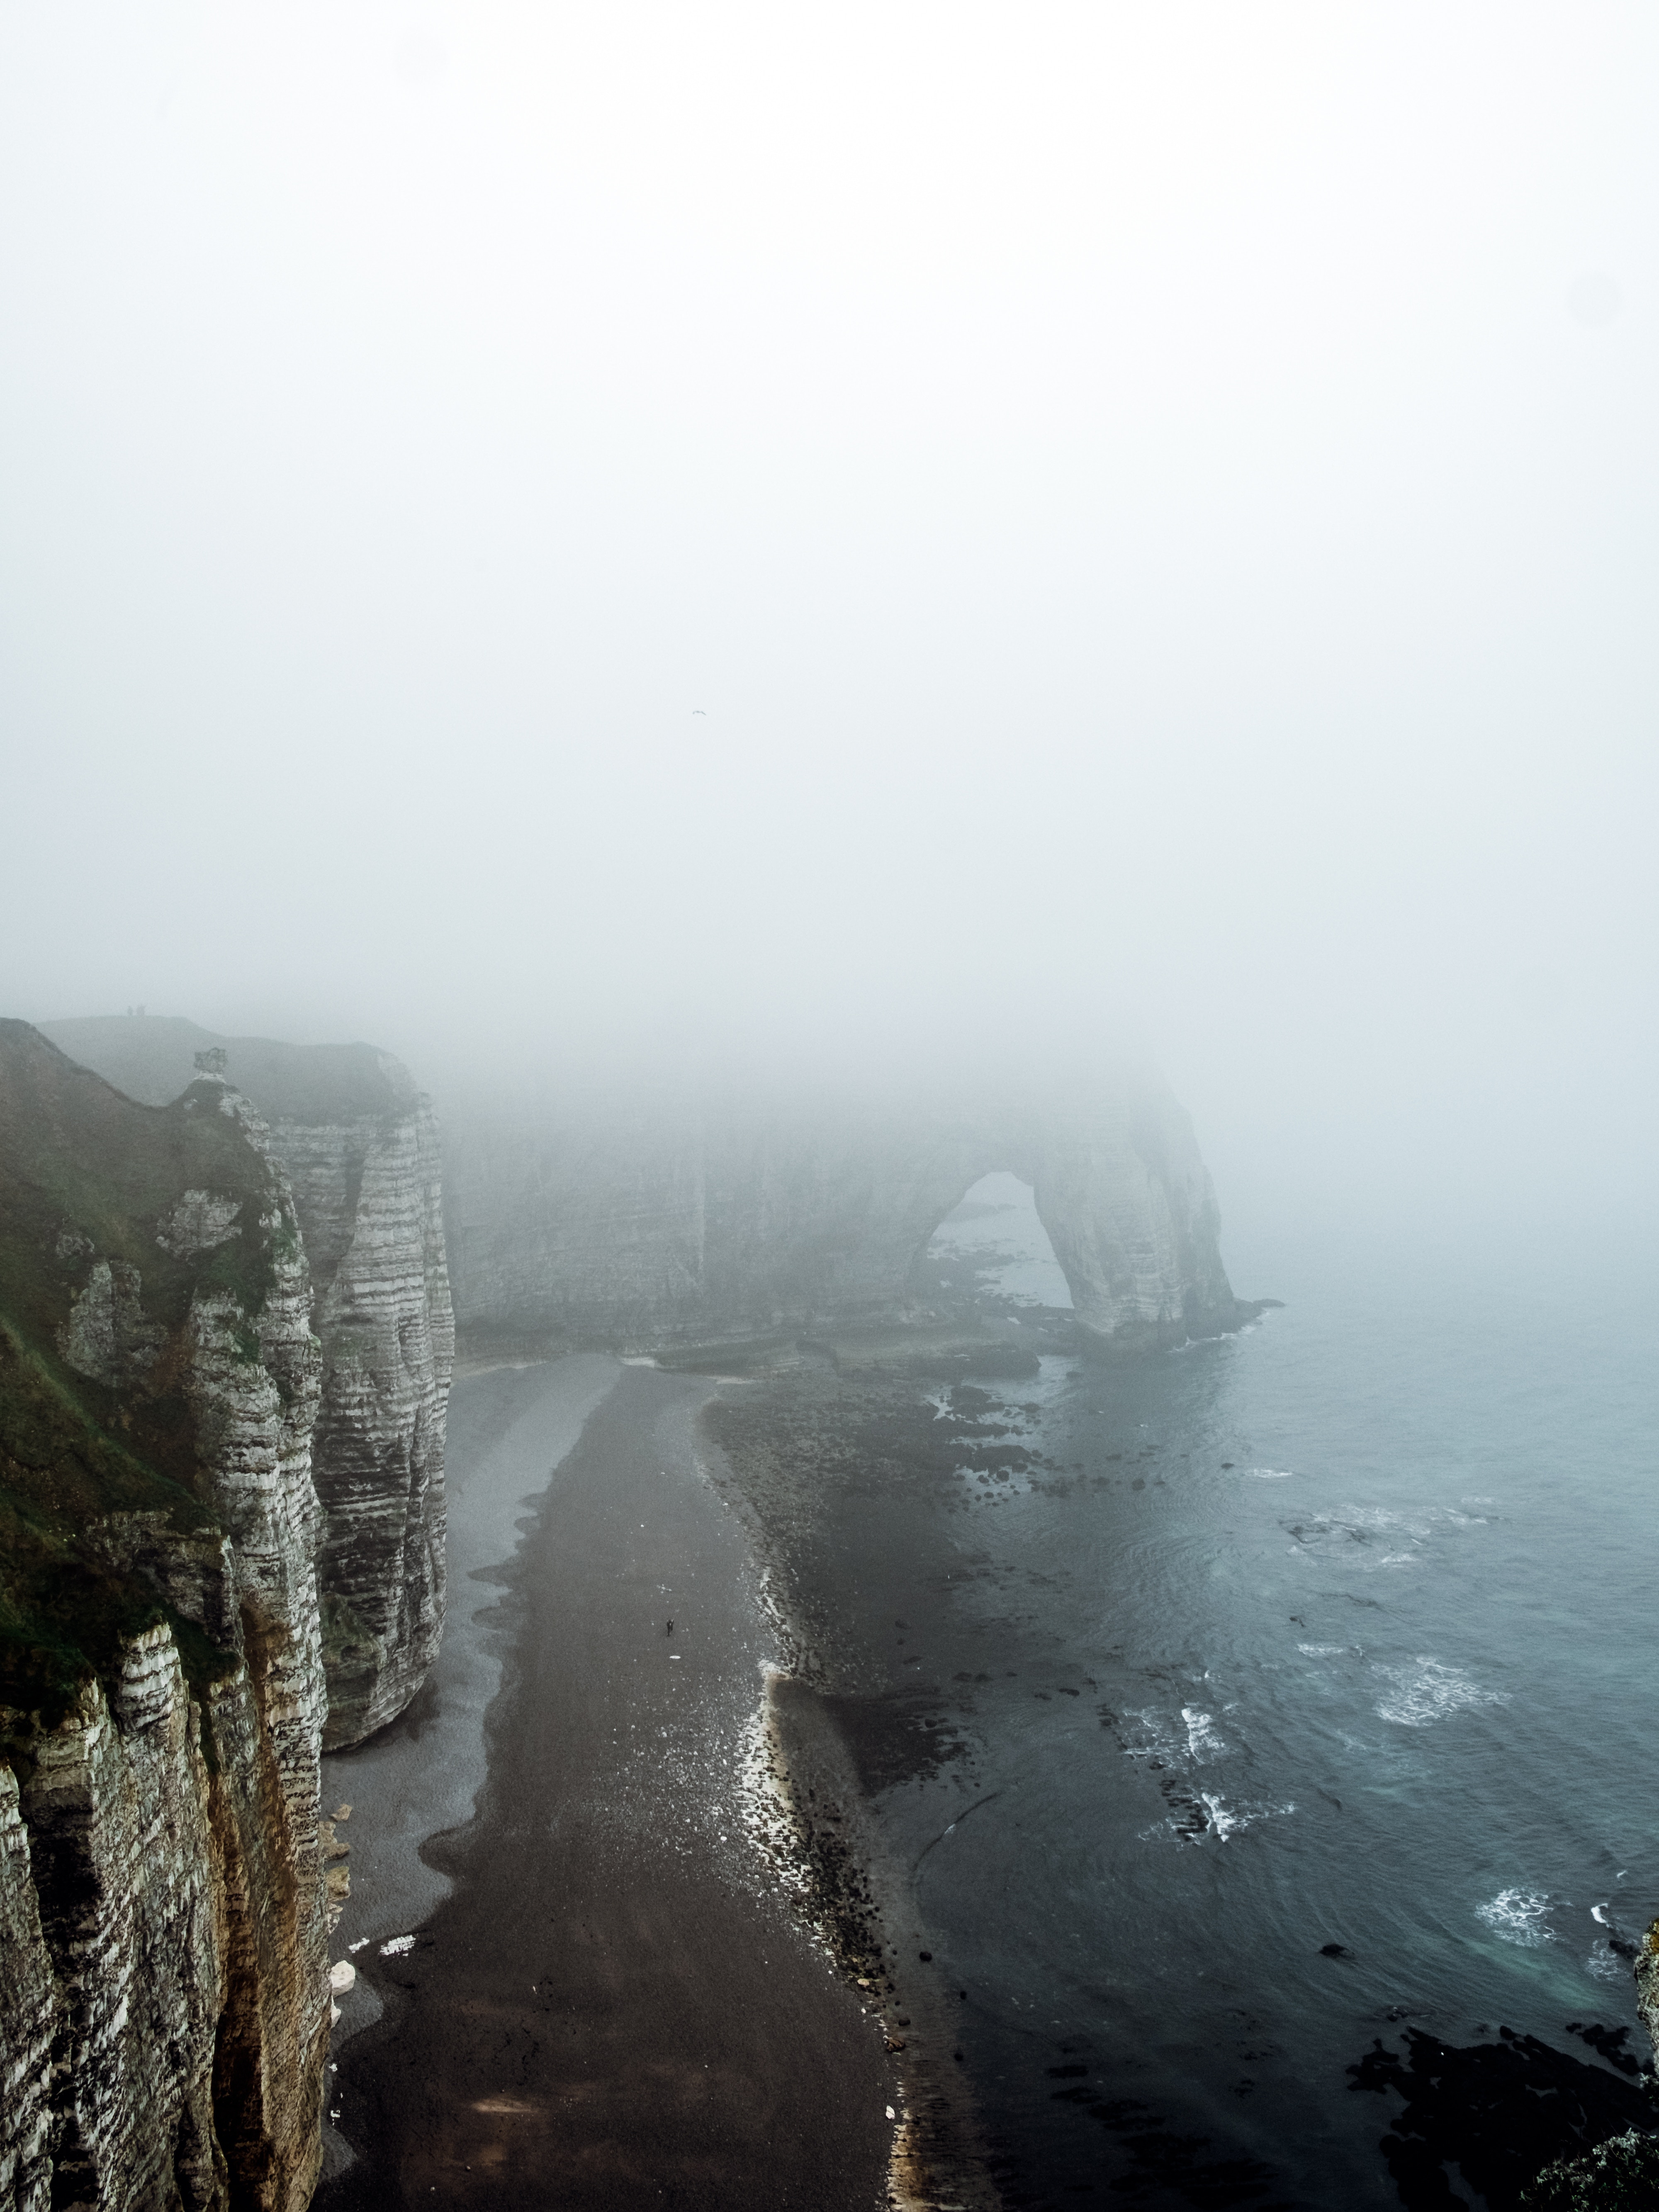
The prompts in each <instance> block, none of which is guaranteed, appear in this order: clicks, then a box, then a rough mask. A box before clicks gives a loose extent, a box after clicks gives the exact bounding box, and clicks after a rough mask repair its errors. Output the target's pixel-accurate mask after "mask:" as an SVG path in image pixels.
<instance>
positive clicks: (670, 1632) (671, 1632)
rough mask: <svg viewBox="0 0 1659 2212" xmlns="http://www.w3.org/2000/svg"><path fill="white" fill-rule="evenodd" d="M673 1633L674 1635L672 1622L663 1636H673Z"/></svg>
mask: <svg viewBox="0 0 1659 2212" xmlns="http://www.w3.org/2000/svg"><path fill="white" fill-rule="evenodd" d="M673 1633H674V1624H673V1622H672V1621H670V1622H669V1624H668V1626H667V1627H666V1628H665V1629H664V1631H663V1634H664V1635H665V1636H671V1635H672V1634H673Z"/></svg>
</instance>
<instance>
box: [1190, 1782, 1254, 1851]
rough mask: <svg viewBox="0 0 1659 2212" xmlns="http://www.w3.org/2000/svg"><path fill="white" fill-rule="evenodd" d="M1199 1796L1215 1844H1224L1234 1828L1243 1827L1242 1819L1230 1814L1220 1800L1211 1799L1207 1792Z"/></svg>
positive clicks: (1238, 1815) (1235, 1814)
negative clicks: (1208, 1818)
mask: <svg viewBox="0 0 1659 2212" xmlns="http://www.w3.org/2000/svg"><path fill="white" fill-rule="evenodd" d="M1199 1794H1200V1802H1201V1803H1202V1805H1203V1807H1204V1809H1205V1811H1206V1813H1207V1814H1209V1816H1210V1833H1211V1834H1212V1836H1213V1837H1214V1838H1215V1839H1216V1841H1217V1843H1218V1844H1225V1842H1226V1840H1227V1838H1228V1837H1229V1836H1231V1834H1232V1833H1233V1832H1234V1830H1235V1829H1236V1828H1241V1827H1243V1826H1244V1820H1243V1817H1242V1816H1241V1815H1240V1814H1237V1813H1230V1812H1229V1811H1228V1810H1227V1808H1226V1807H1225V1805H1224V1804H1223V1803H1222V1802H1221V1800H1220V1798H1218V1797H1212V1796H1211V1794H1210V1792H1209V1791H1208V1790H1201V1791H1200V1793H1199Z"/></svg>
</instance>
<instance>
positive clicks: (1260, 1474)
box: [1244, 1467, 1296, 1482]
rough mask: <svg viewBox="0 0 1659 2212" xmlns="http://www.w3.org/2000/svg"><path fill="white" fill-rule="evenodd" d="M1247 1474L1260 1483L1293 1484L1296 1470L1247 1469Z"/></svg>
mask: <svg viewBox="0 0 1659 2212" xmlns="http://www.w3.org/2000/svg"><path fill="white" fill-rule="evenodd" d="M1244 1472H1245V1474H1253V1475H1254V1476H1255V1479H1256V1480H1257V1481H1258V1482H1293V1481H1294V1480H1296V1470H1295V1468H1289V1467H1247V1468H1245V1470H1244Z"/></svg>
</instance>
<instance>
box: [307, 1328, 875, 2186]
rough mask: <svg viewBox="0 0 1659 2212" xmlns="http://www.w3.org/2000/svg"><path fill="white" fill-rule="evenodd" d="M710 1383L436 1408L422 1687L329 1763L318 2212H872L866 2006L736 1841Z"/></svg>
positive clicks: (527, 1374) (751, 1728)
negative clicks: (341, 1877)
mask: <svg viewBox="0 0 1659 2212" xmlns="http://www.w3.org/2000/svg"><path fill="white" fill-rule="evenodd" d="M713 1389H714V1385H713V1384H712V1383H709V1382H708V1381H707V1380H706V1379H702V1378H696V1377H688V1376H673V1375H667V1374H663V1373H660V1372H658V1371H657V1370H653V1369H651V1368H649V1367H644V1366H629V1365H624V1364H619V1363H617V1362H616V1361H613V1360H611V1359H606V1358H598V1357H595V1356H587V1357H583V1358H574V1359H570V1360H563V1361H556V1362H552V1363H549V1364H546V1365H545V1366H541V1367H536V1368H528V1369H518V1370H496V1371H495V1372H493V1373H489V1374H483V1375H479V1376H472V1377H470V1378H468V1379H466V1380H465V1381H464V1382H463V1383H460V1384H459V1386H458V1388H457V1391H456V1396H455V1409H454V1428H453V1445H452V1468H453V1476H452V1481H453V1489H452V1522H451V1547H452V1550H451V1558H452V1588H451V1614H450V1628H449V1631H448V1634H447V1638H446V1644H445V1649H444V1656H443V1658H442V1659H441V1661H440V1663H439V1666H438V1668H436V1669H435V1673H434V1676H433V1679H432V1681H431V1682H430V1684H429V1685H428V1688H427V1690H426V1691H424V1692H422V1697H421V1699H418V1700H417V1701H416V1705H414V1706H413V1707H412V1708H411V1709H410V1712H409V1713H408V1714H406V1715H405V1716H404V1717H403V1719H402V1720H400V1721H399V1722H398V1723H396V1724H395V1725H394V1727H393V1728H392V1729H388V1730H386V1732H385V1733H384V1734H383V1735H382V1736H380V1737H379V1738H377V1739H376V1740H375V1741H374V1742H372V1743H370V1744H368V1745H367V1746H365V1747H362V1749H360V1750H358V1751H356V1752H351V1753H341V1754H338V1755H337V1756H336V1757H334V1758H332V1759H330V1761H329V1762H328V1779H327V1782H326V1784H325V1789H326V1790H328V1791H329V1792H331V1793H332V1794H331V1804H332V1803H334V1802H342V1801H343V1802H349V1803H350V1804H351V1806H352V1808H353V1810H352V1814H351V1818H350V1820H349V1824H348V1825H347V1826H343V1828H342V1829H341V1834H342V1836H343V1837H345V1838H349V1840H350V1842H351V1844H352V1846H353V1850H352V1857H351V1867H352V1873H353V1891H354V1893H353V1897H352V1899H351V1900H350V1902H349V1904H348V1905H347V1908H346V1912H345V1916H344V1917H343V1921H342V1923H341V1926H340V1928H339V1929H338V1931H337V1936H336V1942H335V1955H336V1956H337V1958H346V1957H349V1958H350V1959H351V1960H353V1962H354V1963H355V1965H356V1968H357V1980H356V1986H355V1987H354V1988H352V1989H351V1990H349V1991H348V1992H347V1993H346V1994H345V1996H343V1999H342V2018H341V2021H340V2024H339V2027H338V2029H337V2034H336V2049H335V2051H334V2053H333V2054H332V2056H333V2060H334V2063H335V2066H336V2068H337V2071H336V2072H335V2073H333V2074H331V2075H330V2077H329V2079H330V2084H331V2093H330V2099H329V2105H330V2110H331V2114H332V2115H334V2116H335V2117H334V2119H333V2126H332V2130H331V2134H332V2136H333V2141H332V2143H331V2157H330V2168H329V2172H328V2175H327V2178H325V2181H324V2183H323V2185H322V2187H321V2190H320V2191H319V2196H318V2198H317V2203H318V2204H319V2207H320V2208H322V2212H357V2208H368V2207H380V2206H392V2205H402V2204H404V2203H422V2204H425V2205H435V2204H439V2203H474V2202H476V2203H481V2204H482V2203H486V2202H487V2203H489V2204H491V2205H492V2206H501V2205H515V2204H520V2203H523V2204H526V2205H527V2204H531V2203H534V2204H535V2205H537V2206H544V2205H547V2204H550V2203H556V2204H558V2205H561V2206H571V2207H590V2206H591V2207H593V2208H595V2212H598V2208H605V2212H610V2208H613V2207H620V2206H623V2205H624V2204H625V2205H628V2206H630V2207H634V2206H637V2205H640V2204H642V2203H651V2204H659V2205H664V2206H671V2207H680V2206H684V2207H687V2208H691V2207H699V2208H701V2207H707V2208H710V2212H713V2208H715V2207H719V2208H721V2212H741V2208H745V2207H750V2206H753V2207H755V2208H757V2212H759V2208H761V2207H763V2206H764V2207H766V2208H769V2212H772V2208H777V2207H780V2206H790V2207H801V2208H803V2212H805V2208H814V2207H822V2208H823V2212H831V2208H833V2212H860V2208H863V2207H866V2206H870V2207H874V2206H877V2205H880V2204H882V2203H884V2202H885V2201H886V2199H887V2192H888V2182H889V2171H890V2162H891V2160H892V2156H893V2151H894V2145H895V2139H896V2135H897V2133H898V2130H899V2127H900V2126H901V2124H902V2118H903V2112H904V2103H903V2097H902V2091H901V2089H900V2087H899V2082H898V2076H897V2074H896V2070H895V2062H894V2059H893V2057H892V2055H891V2054H890V2053H889V2051H887V2049H886V2047H885V2036H884V2029H883V2026H882V2023H881V2021H880V2020H879V2018H878V2015H877V2013H876V2009H875V2002H874V1996H873V1994H872V1995H871V1996H868V1997H866V1995H865V1994H864V1993H862V1992H860V1991H859V1990H857V1989H856V1988H854V1987H853V1986H851V1985H849V1984H848V1981H847V1979H846V1978H844V1977H843V1975H842V1973H841V1972H839V1971H838V1969H837V1967H836V1963H835V1961H834V1960H833V1959H832V1958H831V1956H830V1955H829V1952H828V1950H827V1949H826V1948H824V1946H823V1943H822V1942H818V1941H816V1940H815V1939H814V1937H813V1936H811V1933H810V1932H809V1930H808V1929H807V1928H806V1926H805V1924H804V1923H803V1920H802V1917H801V1915H800V1913H799V1910H798V1909H797V1906H796V1905H795V1903H794V1902H793V1885H792V1876H791V1872H790V1869H789V1865H788V1854H787V1852H786V1851H783V1850H780V1848H779V1846H778V1844H777V1841H776V1828H775V1826H774V1828H773V1831H772V1833H771V1835H770V1836H769V1834H768V1831H767V1826H766V1814H767V1809H768V1807H769V1804H771V1803H773V1802H775V1801H773V1800H772V1799H771V1798H770V1796H769V1788H768V1785H767V1782H766V1778H765V1772H764V1767H765V1759H766V1756H767V1747H768V1731H767V1729H766V1727H765V1725H764V1722H763V1714H764V1711H765V1708H766V1704H767V1700H766V1698H765V1689H766V1684H767V1680H768V1677H769V1670H770V1669H771V1668H772V1667H773V1666H774V1664H775V1638H774V1632H773V1630H772V1627H771V1626H770V1623H769V1618H768V1615H767V1612H766V1608H765V1606H764V1604H763V1595H762V1591H761V1588H760V1584H759V1582H758V1578H757V1571H756V1569H755V1566H754V1564H753V1561H752V1559H751V1554H750V1543H749V1540H748V1536H747V1534H746V1533H745V1528H744V1522H743V1521H742V1520H741V1519H740V1517H739V1516H738V1513H736V1512H735V1511H734V1510H732V1507H731V1506H730V1505H729V1504H726V1503H725V1502H724V1501H723V1500H722V1498H721V1497H720V1494H719V1492H718V1491H717V1490H716V1489H715V1488H714V1486H712V1485H711V1483H710V1482H709V1480H708V1479H707V1475H706V1473H705V1469H704V1459H705V1456H706V1454H707V1449H708V1447H707V1446H706V1445H705V1444H703V1443H701V1442H700V1439H699V1435H698V1431H697V1425H696V1419H697V1414H698V1413H699V1410H700V1408H701V1407H702V1405H703V1404H704V1402H705V1401H707V1400H708V1397H709V1396H710V1395H711V1394H712V1391H713ZM491 1553H494V1555H495V1556H494V1557H493V1558H491V1557H489V1554H491ZM479 1599H483V1600H485V1602H484V1603H483V1604H480V1603H479V1602H478V1600H479ZM670 1624H671V1626H670ZM497 1683H499V1687H497ZM492 1700H493V1702H492ZM486 1708H487V1715H486ZM475 1796H476V1800H477V1810H476V1813H475V1812H474V1810H473V1801H474V1798H475ZM411 1938H412V1941H411V1940H410V1939H411ZM353 1947H356V1948H353Z"/></svg>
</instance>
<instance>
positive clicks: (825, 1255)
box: [445, 1067, 1254, 1352]
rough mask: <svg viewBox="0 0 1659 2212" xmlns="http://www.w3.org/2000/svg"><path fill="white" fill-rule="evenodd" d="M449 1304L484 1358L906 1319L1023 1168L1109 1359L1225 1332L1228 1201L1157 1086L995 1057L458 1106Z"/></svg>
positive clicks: (1121, 1075)
mask: <svg viewBox="0 0 1659 2212" xmlns="http://www.w3.org/2000/svg"><path fill="white" fill-rule="evenodd" d="M445 1121H446V1131H445V1191H446V1206H447V1225H448V1242H449V1252H450V1265H451V1272H452V1277H453V1284H454V1291H455V1301H456V1317H457V1322H458V1326H459V1328H460V1330H461V1333H462V1337H463V1340H464V1343H465V1345H466V1346H468V1347H470V1348H471V1349H473V1350H475V1351H489V1350H494V1351H496V1352H508V1351H511V1350H513V1349H515V1348H516V1349H518V1350H519V1351H520V1352H533V1351H536V1350H541V1349H551V1348H558V1347H562V1346H570V1345H617V1346H624V1347H632V1348H635V1349H651V1348H660V1347H666V1346H672V1345H675V1344H682V1345H684V1344H693V1343H696V1342H698V1341H711V1340H723V1339H727V1338H733V1339H740V1338H744V1337H753V1336H763V1335H767V1334H775V1333H777V1332H778V1331H781V1330H790V1329H797V1330H799V1329H804V1328H813V1327H823V1326H825V1325H829V1324H831V1323H835V1324H842V1323H847V1322H858V1323H879V1322H891V1321H901V1320H902V1319H903V1318H904V1316H905V1315H906V1313H907V1311H908V1309H909V1307H910V1305H911V1303H912V1297H913V1291H912V1274H913V1270H914V1268H915V1263H916V1261H917V1259H918V1257H919V1255H921V1251H922V1249H923V1248H924V1247H925V1246H926V1244H927V1240H928V1238H929V1237H931V1236H932V1234H933V1231H934V1229H935V1228H937V1226H938V1225H939V1222H940V1221H941V1220H943V1218H945V1215H946V1214H947V1213H948V1212H950V1211H951V1208H952V1207H953V1206H956V1205H957V1202H958V1201H959V1200H960V1199H961V1197H962V1195H963V1192H964V1191H966V1190H967V1189H968V1188H969V1187H970V1186H971V1185H972V1184H973V1183H974V1182H976V1181H977V1180H978V1179H979V1177H980V1176H982V1175H984V1174H986V1173H987V1172H988V1171H990V1170H993V1169H997V1168H1005V1169H1009V1170H1012V1172H1013V1173H1015V1174H1016V1175H1018V1176H1020V1177H1022V1178H1023V1179H1024V1181H1026V1182H1029V1183H1030V1184H1031V1186H1032V1188H1033V1189H1034V1192H1035V1194H1036V1206H1037V1211H1038V1212H1039V1213H1040V1215H1041V1216H1042V1222H1043V1225H1044V1226H1045V1227H1046V1229H1047V1230H1048V1236H1049V1238H1050V1240H1051V1242H1052V1243H1053V1245H1054V1253H1055V1256H1056V1257H1057V1259H1058V1260H1059V1261H1060V1266H1061V1267H1062V1268H1063V1269H1064V1271H1065V1273H1066V1280H1067V1282H1068V1284H1069V1285H1070V1286H1071V1291H1072V1297H1073V1302H1074V1304H1075V1308H1076V1316H1077V1320H1078V1322H1079V1325H1080V1326H1081V1328H1083V1329H1084V1330H1085V1332H1087V1334H1088V1335H1089V1337H1091V1339H1092V1340H1094V1341H1095V1342H1096V1343H1097V1345H1099V1346H1102V1347H1103V1348H1109V1349H1112V1350H1115V1351H1126V1350H1133V1349H1139V1348H1145V1347H1153V1346H1159V1345H1167V1344H1170V1343H1178V1342H1180V1341H1182V1340H1184V1339H1185V1338H1187V1337H1188V1336H1193V1335H1205V1334H1212V1333H1214V1332H1215V1331H1217V1330H1219V1329H1224V1328H1231V1327H1232V1326H1234V1325H1236V1323H1237V1321H1238V1320H1239V1319H1240V1318H1242V1317H1243V1314H1244V1313H1245V1312H1246V1311H1247V1310H1254V1309H1243V1308H1241V1307H1240V1305H1239V1304H1238V1302H1237V1300H1236V1299H1235V1298H1234V1297H1233V1293H1232V1290H1231V1285H1230V1284H1229V1283H1228V1280H1227V1277H1226V1273H1225V1269H1224V1268H1223V1267H1222V1264H1221V1258H1220V1253H1219V1249H1218V1236H1219V1228H1220V1220H1219V1214H1218V1209H1217V1206H1216V1200H1215V1194H1214V1190H1213V1188H1212V1184H1211V1182H1210V1177H1209V1174H1208V1171H1207V1170H1206V1168H1205V1166H1204V1163H1203V1161H1202V1159H1201V1158H1200V1155H1199V1151H1198V1147H1197V1144H1196V1142H1195V1140H1194V1136H1193V1131H1192V1125H1191V1123H1190V1121H1188V1116H1187V1115H1186V1114H1185V1113H1184V1111H1183V1110H1182V1108H1181V1106H1180V1105H1179V1103H1177V1101H1176V1098H1175V1097H1174V1094H1173V1093H1172V1092H1171V1091H1170V1089H1169V1086H1168V1085H1167V1084H1165V1083H1164V1081H1163V1080H1162V1079H1161V1078H1159V1077H1158V1075H1157V1074H1156V1073H1152V1072H1151V1071H1148V1070H1146V1069H1144V1068H1133V1067H1118V1068H1115V1069H1113V1070H1111V1071H1109V1072H1107V1073H1101V1074H1097V1075H1096V1076H1094V1077H1092V1078H1090V1079H1071V1080H1069V1081H1067V1082H1066V1083H1064V1084H1058V1085H1054V1087H1052V1088H1047V1089H1045V1088H1042V1087H1040V1086H1037V1085H1032V1086H1030V1087H1024V1088H1022V1087H1019V1086H1018V1085H1015V1084H1014V1083H1012V1082H1011V1081H1010V1080H1009V1079H1006V1077H1004V1076H1003V1075H1002V1074H1001V1073H1000V1072H998V1073H993V1074H991V1075H990V1076H988V1077H987V1079H983V1080H981V1081H978V1082H976V1083H969V1084H965V1085H958V1086H956V1087H955V1088H954V1089H953V1090H952V1091H945V1092H943V1093H942V1094H940V1095H929V1094H927V1093H926V1092H923V1091H920V1090H919V1089H917V1088H912V1089H911V1090H910V1091H907V1092H906V1093H904V1094H903V1095H901V1096H896V1097H890V1098H888V1099H884V1100H879V1101H876V1102H873V1103H847V1102H844V1101H837V1100H834V1099H829V1098H823V1099H820V1100H817V1101H806V1100H803V1099H801V1098H799V1097H794V1098H779V1099H771V1100H769V1099H766V1098H756V1097H750V1098H749V1099H747V1100H745V1101H744V1102H742V1103H738V1104H735V1105H734V1104H732V1103H729V1102H728V1103H724V1104H722V1105H721V1106H720V1107H719V1108H718V1109H716V1108H714V1107H713V1106H708V1107H705V1108H703V1109H701V1110H697V1109H693V1108H691V1107H690V1106H684V1105H681V1106H676V1105H673V1104H670V1103H656V1104H654V1105H648V1104H646V1103H641V1101H640V1100H638V1099H634V1100H629V1101H626V1102H622V1103H613V1104H611V1105H602V1104H599V1103H591V1102H590V1103H577V1102H575V1101H574V1100H571V1099H568V1098H567V1099H561V1098H557V1097H549V1098H547V1099H545V1100H544V1101H543V1102H541V1103H528V1102H521V1103H517V1104H507V1103H501V1102H490V1101H489V1100H488V1099H482V1100H480V1101H478V1102H477V1103H472V1104H471V1105H466V1106H460V1105H457V1106H453V1107H452V1108H451V1109H448V1110H447V1113H446V1117H445Z"/></svg>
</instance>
